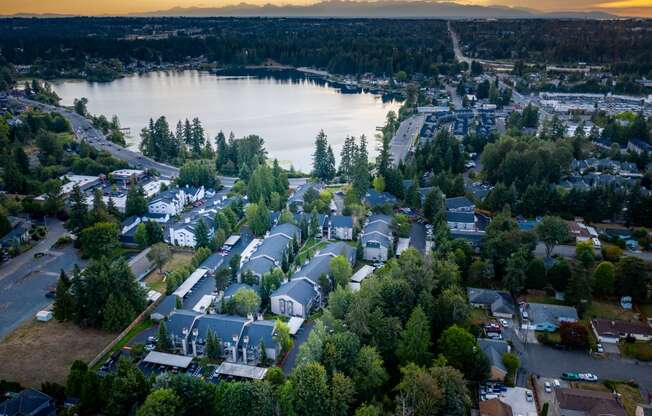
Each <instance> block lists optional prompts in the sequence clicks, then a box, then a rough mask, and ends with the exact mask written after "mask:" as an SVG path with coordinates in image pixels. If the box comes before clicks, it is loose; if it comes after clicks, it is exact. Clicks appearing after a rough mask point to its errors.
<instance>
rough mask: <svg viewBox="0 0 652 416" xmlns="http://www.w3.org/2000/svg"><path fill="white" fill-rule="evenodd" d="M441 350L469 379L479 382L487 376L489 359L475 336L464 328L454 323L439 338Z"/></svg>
mask: <svg viewBox="0 0 652 416" xmlns="http://www.w3.org/2000/svg"><path fill="white" fill-rule="evenodd" d="M439 351H440V352H441V353H442V354H443V356H444V357H446V360H447V361H448V363H449V364H450V365H451V366H453V367H455V368H457V369H458V370H460V371H461V372H462V373H463V374H464V377H465V378H466V379H467V380H469V381H476V382H479V381H483V380H485V379H486V378H487V376H488V374H489V361H488V360H487V357H486V356H485V355H484V353H483V352H482V349H480V347H479V346H478V342H477V341H476V339H475V337H474V336H473V335H471V334H470V333H469V332H467V331H466V330H465V329H464V328H461V327H459V326H457V325H453V326H451V327H449V328H448V329H446V330H445V331H444V332H443V333H442V335H441V337H440V338H439Z"/></svg>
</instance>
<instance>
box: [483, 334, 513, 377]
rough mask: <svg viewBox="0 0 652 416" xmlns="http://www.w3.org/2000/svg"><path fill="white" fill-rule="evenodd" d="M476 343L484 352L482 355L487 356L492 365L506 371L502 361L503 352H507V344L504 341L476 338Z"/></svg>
mask: <svg viewBox="0 0 652 416" xmlns="http://www.w3.org/2000/svg"><path fill="white" fill-rule="evenodd" d="M478 345H479V346H480V349H482V351H483V352H484V355H486V356H487V359H488V360H489V363H490V364H491V366H492V367H495V368H499V369H501V370H503V371H507V368H506V367H505V364H504V363H503V354H505V353H506V352H509V345H507V343H506V342H505V341H499V340H493V339H483V338H481V339H478Z"/></svg>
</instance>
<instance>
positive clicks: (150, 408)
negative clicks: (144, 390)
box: [136, 389, 183, 416]
mask: <svg viewBox="0 0 652 416" xmlns="http://www.w3.org/2000/svg"><path fill="white" fill-rule="evenodd" d="M136 415H137V416H163V415H165V416H182V415H183V409H182V408H181V399H180V398H179V396H177V394H176V393H175V392H174V391H173V390H171V389H156V390H154V391H153V392H151V393H150V394H149V395H148V396H147V399H145V402H144V403H143V405H142V406H141V407H140V409H138V412H137V413H136Z"/></svg>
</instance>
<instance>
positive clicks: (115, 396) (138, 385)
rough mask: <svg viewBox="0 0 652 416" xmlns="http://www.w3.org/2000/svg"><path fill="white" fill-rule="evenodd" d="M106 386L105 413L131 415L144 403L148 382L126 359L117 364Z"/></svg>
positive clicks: (117, 415)
mask: <svg viewBox="0 0 652 416" xmlns="http://www.w3.org/2000/svg"><path fill="white" fill-rule="evenodd" d="M114 374H115V375H114V377H113V378H112V379H111V380H110V381H109V385H108V386H107V405H106V413H107V414H108V415H110V416H114V415H115V416H119V415H126V414H132V413H133V412H134V411H135V407H136V406H138V405H139V404H140V403H142V402H144V401H145V399H146V398H147V393H148V392H149V382H148V380H147V378H145V375H144V374H143V372H142V371H140V370H139V369H138V368H136V367H135V366H134V365H133V364H132V363H131V362H130V361H127V360H126V359H123V360H120V361H119V362H118V369H117V371H116V372H115V373H114Z"/></svg>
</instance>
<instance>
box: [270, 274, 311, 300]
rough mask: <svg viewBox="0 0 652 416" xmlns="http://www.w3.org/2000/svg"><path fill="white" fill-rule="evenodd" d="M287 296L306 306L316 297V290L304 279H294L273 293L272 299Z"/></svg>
mask: <svg viewBox="0 0 652 416" xmlns="http://www.w3.org/2000/svg"><path fill="white" fill-rule="evenodd" d="M281 295H286V296H289V297H291V298H292V299H294V300H296V301H297V302H299V303H300V304H302V305H304V306H306V305H308V304H309V303H310V301H311V300H312V299H313V298H314V297H315V296H316V292H315V289H314V287H313V285H312V284H310V283H309V282H307V281H306V280H304V279H293V280H290V281H289V282H287V283H283V284H282V285H281V286H280V287H279V288H278V289H276V290H275V291H274V293H272V295H271V296H272V297H274V296H281Z"/></svg>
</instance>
